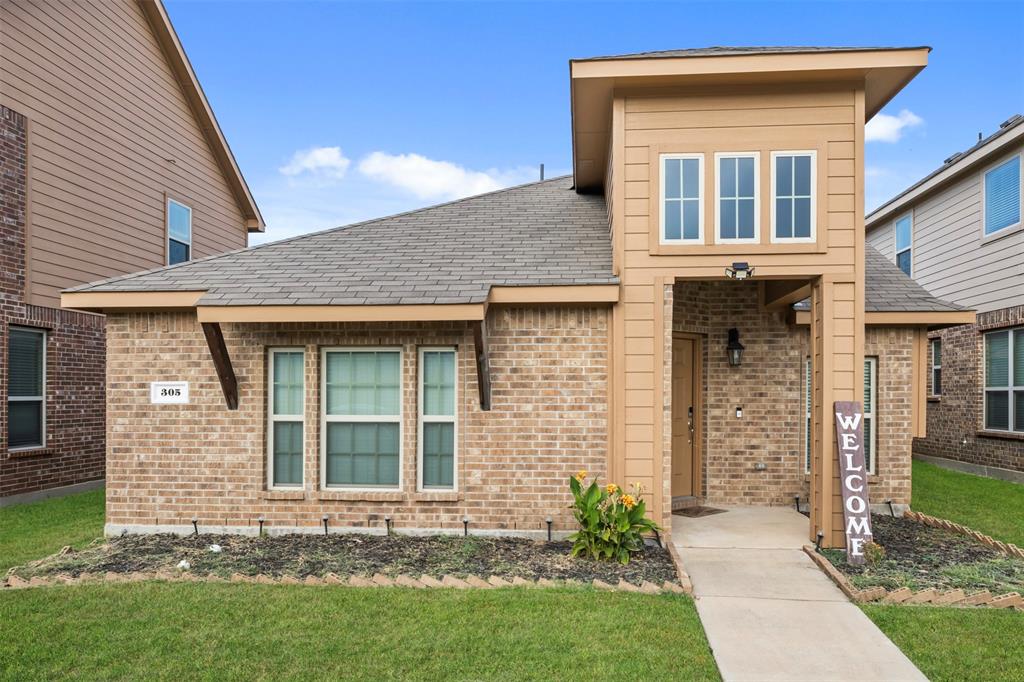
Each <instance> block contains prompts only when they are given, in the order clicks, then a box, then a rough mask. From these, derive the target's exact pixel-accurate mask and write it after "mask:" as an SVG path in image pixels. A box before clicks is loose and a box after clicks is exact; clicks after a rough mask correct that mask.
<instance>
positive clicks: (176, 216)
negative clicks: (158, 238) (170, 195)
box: [167, 199, 192, 265]
mask: <svg viewBox="0 0 1024 682" xmlns="http://www.w3.org/2000/svg"><path fill="white" fill-rule="evenodd" d="M191 259H192V209H191V208H189V207H188V206H186V205H185V204H183V203H181V202H178V201H175V200H174V199H168V200H167V264H168V265H174V264H175V263H184V262H185V261H188V260H191Z"/></svg>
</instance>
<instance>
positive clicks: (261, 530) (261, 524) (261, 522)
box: [256, 514, 264, 537]
mask: <svg viewBox="0 0 1024 682" xmlns="http://www.w3.org/2000/svg"><path fill="white" fill-rule="evenodd" d="M256 520H257V521H259V522H260V537H263V521H264V518H263V514H260V515H259V518H257V519H256Z"/></svg>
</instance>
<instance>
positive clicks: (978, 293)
mask: <svg viewBox="0 0 1024 682" xmlns="http://www.w3.org/2000/svg"><path fill="white" fill-rule="evenodd" d="M979 137H980V136H979ZM1022 163H1024V117H1022V116H1021V115H1020V114H1018V115H1016V116H1013V117H1012V118H1010V119H1007V120H1006V121H1004V122H1003V123H1002V124H1001V125H1000V126H999V130H998V131H997V132H995V133H994V134H992V135H990V136H989V137H987V138H985V139H983V140H982V139H979V141H978V143H977V144H975V145H974V146H973V147H971V148H970V149H967V150H966V151H963V152H959V153H957V154H954V155H953V156H951V157H949V158H948V159H946V162H945V163H944V164H943V165H942V167H941V168H938V169H937V170H935V171H934V172H932V173H931V174H929V175H927V176H926V177H925V178H924V179H922V180H921V181H919V182H917V183H915V184H914V185H912V186H911V187H909V188H908V189H906V190H904V191H903V192H901V193H900V194H898V195H897V196H895V197H893V198H892V199H890V200H889V201H888V202H886V203H885V204H883V205H882V206H880V207H879V208H878V209H876V210H875V211H874V212H872V214H871V215H870V216H868V218H867V223H866V224H867V240H868V244H870V245H872V246H874V247H875V248H876V249H878V250H879V251H881V252H882V253H883V254H884V255H885V256H886V257H887V258H889V259H890V260H892V261H893V262H896V263H898V264H899V265H900V267H901V268H902V269H903V271H904V272H906V273H907V274H908V275H912V276H913V278H914V279H915V280H917V281H918V282H919V283H920V284H921V285H922V286H923V287H924V288H925V289H927V290H928V291H929V292H931V293H932V294H934V295H935V296H938V297H940V298H943V299H945V300H947V301H953V302H954V303H958V304H961V305H963V306H966V307H968V308H972V309H975V310H977V311H978V318H977V323H976V324H974V325H969V326H968V325H964V326H959V327H953V328H949V329H943V330H935V331H933V332H931V333H929V335H928V336H929V340H930V341H929V344H930V345H929V351H928V353H929V355H928V357H929V372H928V377H929V379H928V436H927V437H926V438H919V439H917V440H915V441H914V451H915V452H916V453H919V454H922V455H929V456H933V457H942V458H946V459H953V460H958V461H960V462H966V463H968V464H972V465H980V466H982V467H995V468H999V469H1012V470H1016V471H1018V472H1019V471H1024V222H1022V221H1021V217H1022V215H1024V205H1022V201H1024V191H1022V187H1024V185H1022V182H1024V173H1022V172H1021V165H1022ZM993 473H996V474H998V472H993Z"/></svg>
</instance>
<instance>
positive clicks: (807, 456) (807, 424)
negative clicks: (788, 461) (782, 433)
mask: <svg viewBox="0 0 1024 682" xmlns="http://www.w3.org/2000/svg"><path fill="white" fill-rule="evenodd" d="M813 380H814V369H813V365H812V363H811V359H810V358H804V473H805V474H809V473H811V444H812V443H811V411H812V409H813V403H812V401H811V391H812V385H811V382H812V381H813Z"/></svg>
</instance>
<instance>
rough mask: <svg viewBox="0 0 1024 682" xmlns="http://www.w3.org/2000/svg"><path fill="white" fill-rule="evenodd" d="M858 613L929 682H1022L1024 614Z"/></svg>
mask: <svg viewBox="0 0 1024 682" xmlns="http://www.w3.org/2000/svg"><path fill="white" fill-rule="evenodd" d="M915 466H916V465H915ZM862 608H863V609H864V612H865V613H867V615H868V617H869V618H871V620H873V621H874V622H875V624H876V625H878V627H879V628H881V630H882V632H884V633H885V634H886V635H888V637H889V638H890V639H892V641H893V642H895V643H896V646H898V647H899V648H900V649H902V650H903V653H905V654H906V655H907V656H908V657H909V658H910V660H912V661H913V662H914V664H915V665H917V667H918V668H919V669H920V670H921V672H923V673H924V674H925V675H926V676H927V677H928V678H929V679H931V680H933V682H942V681H944V680H949V681H950V682H961V681H962V680H990V681H992V682H997V681H1005V682H1010V681H1011V680H1024V634H1022V633H1024V614H1021V613H1014V612H1010V611H996V610H993V609H957V608H949V607H935V606H903V605H899V606H882V605H875V604H872V605H865V606H863V607H862Z"/></svg>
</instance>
